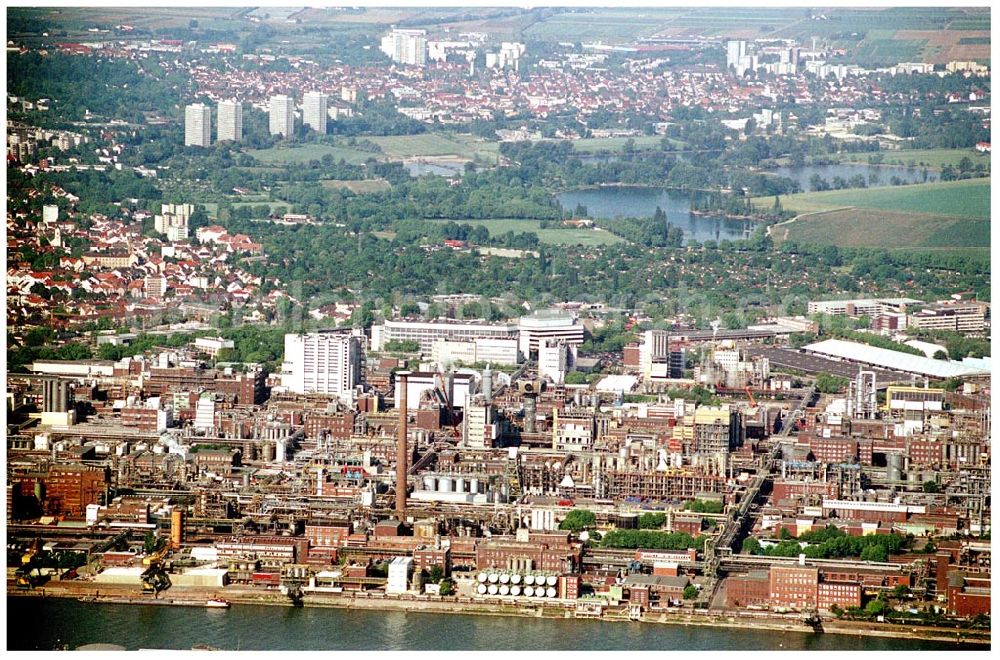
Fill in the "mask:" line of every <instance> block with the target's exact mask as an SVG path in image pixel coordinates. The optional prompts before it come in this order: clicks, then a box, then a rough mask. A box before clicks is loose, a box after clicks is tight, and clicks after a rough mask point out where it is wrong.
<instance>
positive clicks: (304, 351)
mask: <svg viewBox="0 0 1000 660" xmlns="http://www.w3.org/2000/svg"><path fill="white" fill-rule="evenodd" d="M361 361H362V355H361V341H360V339H359V338H358V337H353V336H351V335H349V334H346V333H343V332H315V333H310V334H307V335H294V334H289V335H285V360H284V362H283V363H282V366H281V386H282V387H283V388H285V390H286V391H288V392H294V393H297V394H310V393H316V394H333V395H335V396H338V397H340V398H347V399H349V398H350V397H351V394H352V392H353V391H354V387H355V386H356V385H360V384H361Z"/></svg>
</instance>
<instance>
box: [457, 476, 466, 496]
mask: <svg viewBox="0 0 1000 660" xmlns="http://www.w3.org/2000/svg"><path fill="white" fill-rule="evenodd" d="M455 492H456V493H464V492H465V479H463V478H462V477H455Z"/></svg>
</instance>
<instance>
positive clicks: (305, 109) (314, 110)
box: [302, 92, 327, 133]
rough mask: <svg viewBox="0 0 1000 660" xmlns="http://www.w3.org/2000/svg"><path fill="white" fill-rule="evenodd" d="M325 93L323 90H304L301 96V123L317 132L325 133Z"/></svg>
mask: <svg viewBox="0 0 1000 660" xmlns="http://www.w3.org/2000/svg"><path fill="white" fill-rule="evenodd" d="M326 103H327V95H326V94H324V93H323V92H306V95H305V96H304V97H303V98H302V124H303V125H304V126H308V127H309V128H311V129H312V130H314V131H316V132H317V133H326Z"/></svg>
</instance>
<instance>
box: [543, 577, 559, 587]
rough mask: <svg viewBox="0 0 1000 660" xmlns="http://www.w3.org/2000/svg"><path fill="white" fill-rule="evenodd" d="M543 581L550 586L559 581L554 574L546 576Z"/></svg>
mask: <svg viewBox="0 0 1000 660" xmlns="http://www.w3.org/2000/svg"><path fill="white" fill-rule="evenodd" d="M545 582H546V583H547V584H548V585H549V586H550V587H554V586H556V585H557V584H558V583H559V578H557V577H556V576H555V575H550V576H548V577H547V578H545Z"/></svg>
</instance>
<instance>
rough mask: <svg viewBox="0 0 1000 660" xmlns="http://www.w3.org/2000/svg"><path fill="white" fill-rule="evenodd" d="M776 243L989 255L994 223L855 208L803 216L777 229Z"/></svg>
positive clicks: (774, 236)
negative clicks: (972, 250) (985, 251)
mask: <svg viewBox="0 0 1000 660" xmlns="http://www.w3.org/2000/svg"><path fill="white" fill-rule="evenodd" d="M772 237H773V238H774V239H776V240H779V241H780V240H792V241H795V242H797V243H815V244H819V245H836V246H838V247H882V248H893V249H898V248H909V249H914V248H931V249H935V248H936V249H942V248H948V249H956V248H976V249H984V248H985V249H988V247H987V246H989V244H990V221H989V220H988V219H978V218H960V217H956V216H945V215H940V214H931V213H902V212H897V211H885V210H877V209H864V208H856V207H855V208H848V209H840V210H836V211H825V212H821V213H813V214H808V215H805V216H801V217H800V218H798V219H796V220H795V221H793V222H789V223H786V224H783V225H779V226H776V227H774V228H773V231H772Z"/></svg>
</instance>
